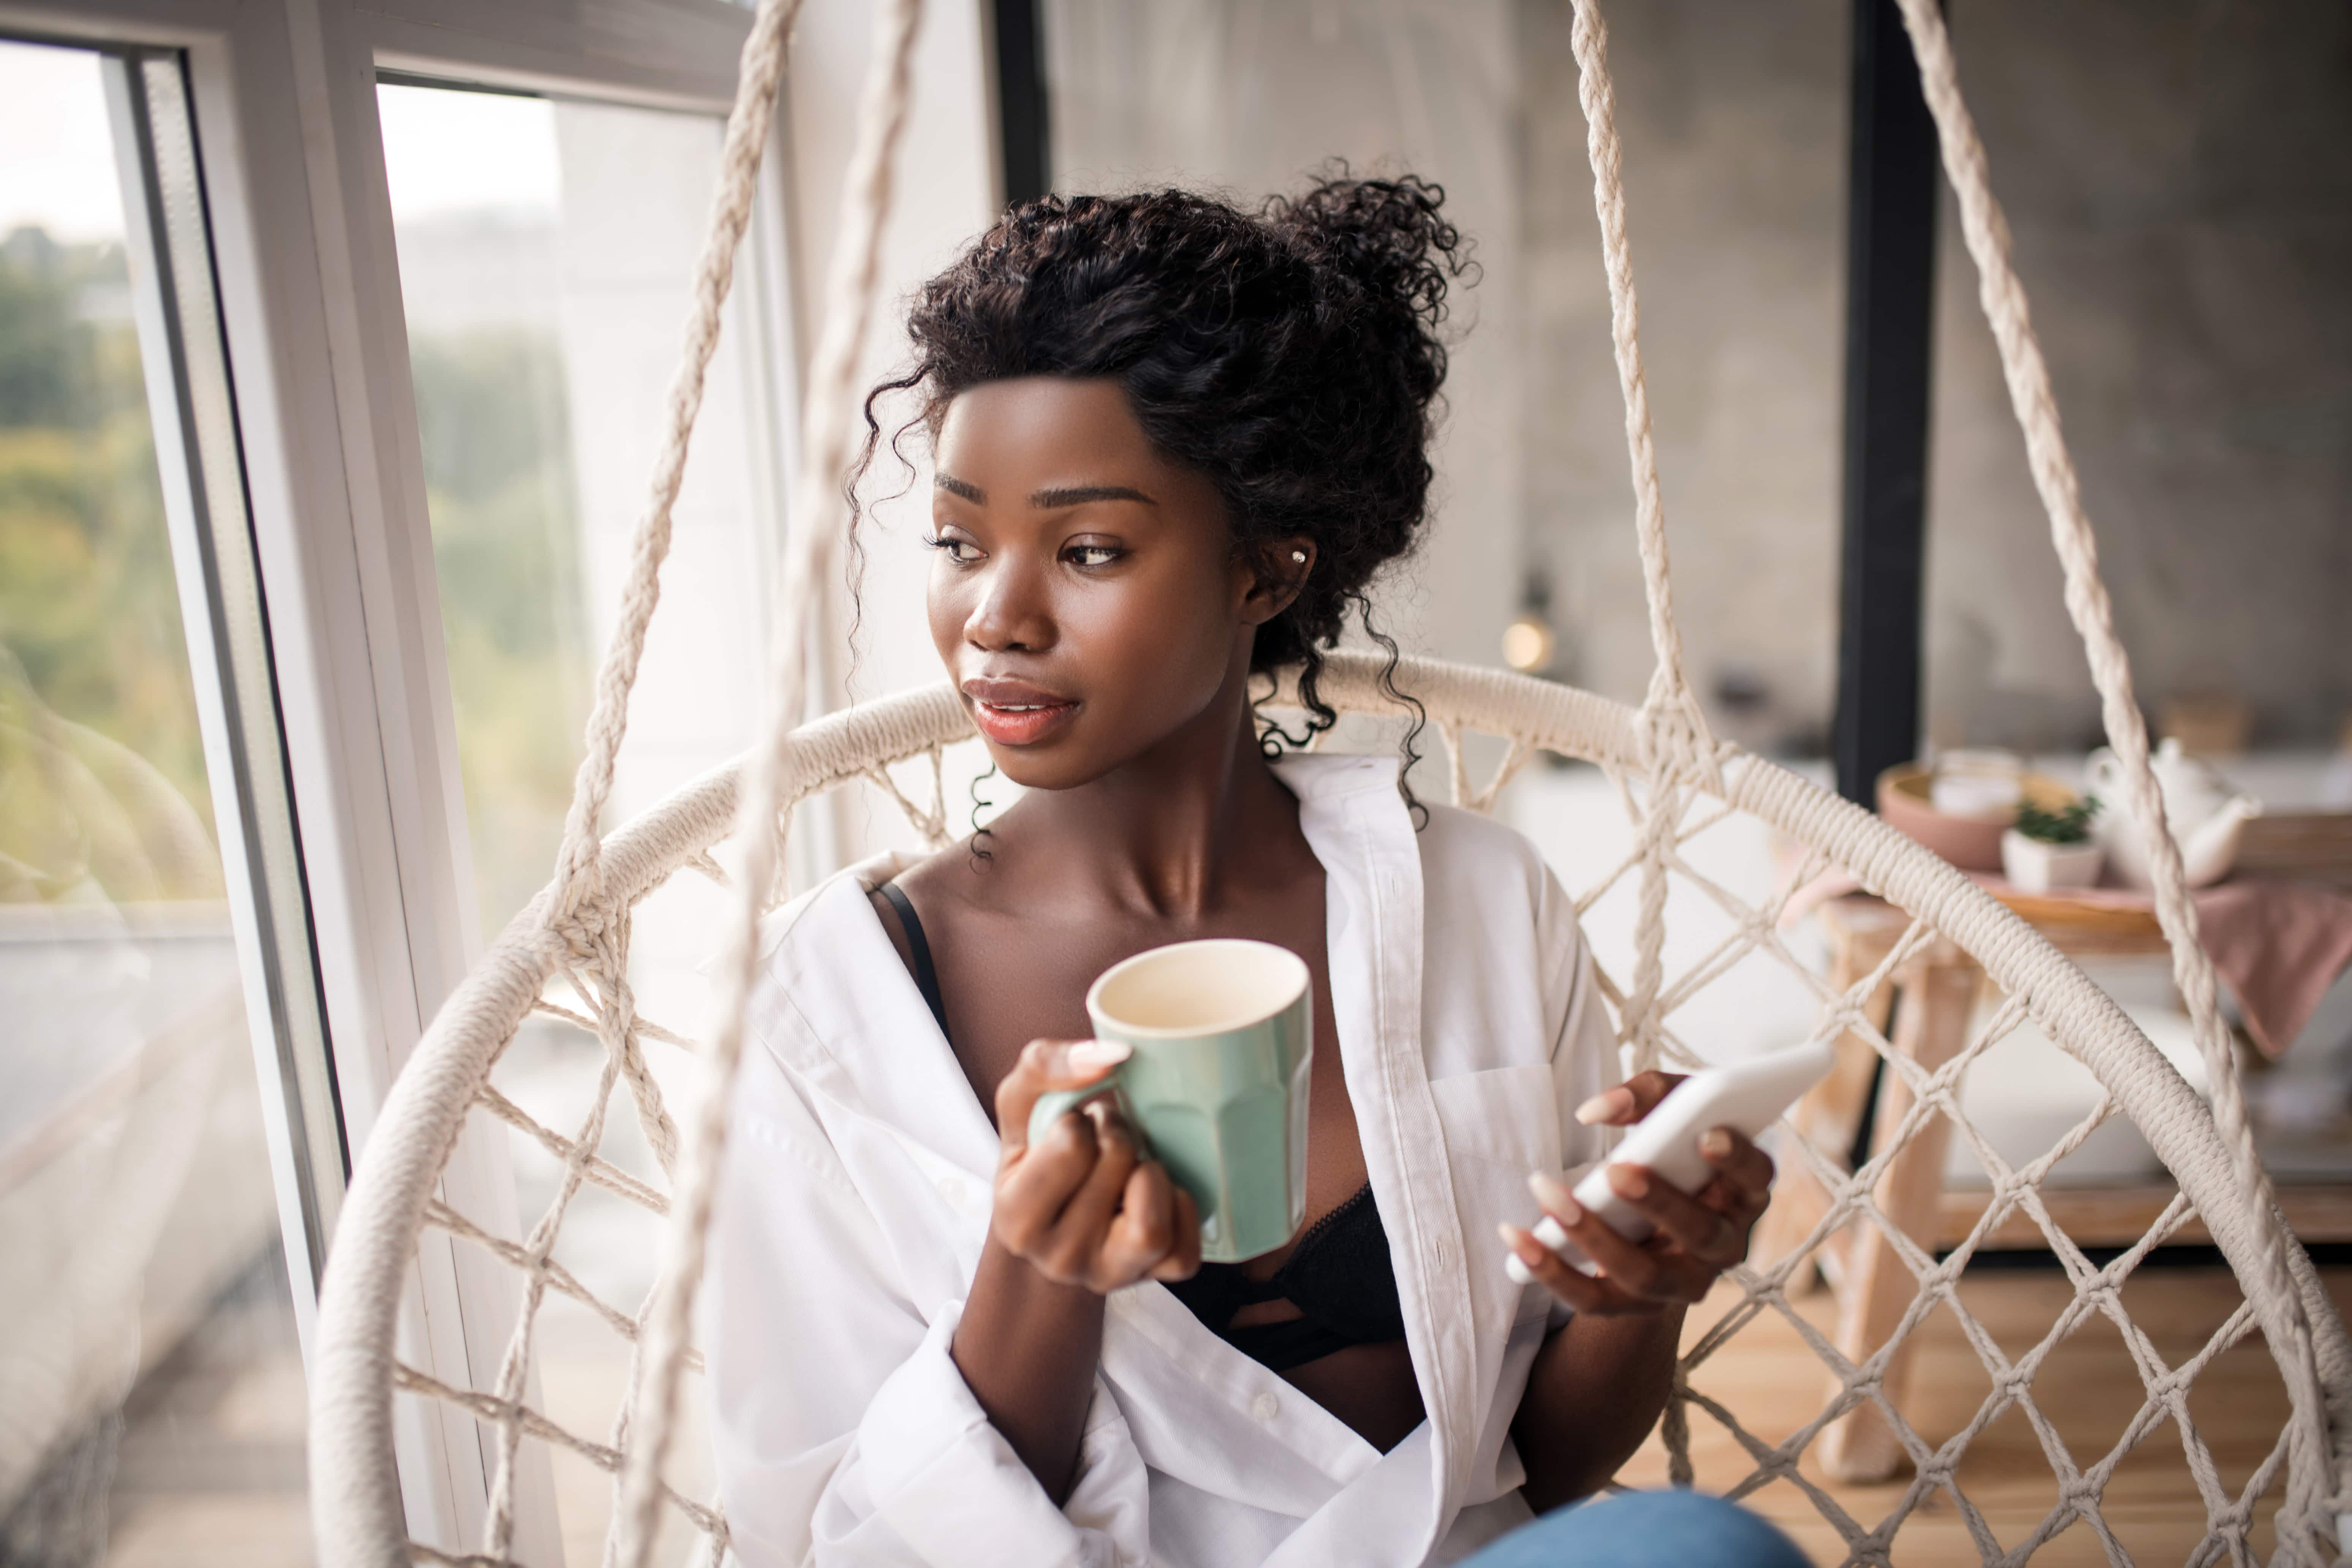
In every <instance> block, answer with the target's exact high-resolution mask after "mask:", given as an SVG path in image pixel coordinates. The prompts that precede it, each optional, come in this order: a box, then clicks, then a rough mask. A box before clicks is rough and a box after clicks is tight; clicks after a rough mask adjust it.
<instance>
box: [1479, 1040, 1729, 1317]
mask: <svg viewBox="0 0 2352 1568" xmlns="http://www.w3.org/2000/svg"><path fill="white" fill-rule="evenodd" d="M1680 1082H1682V1077H1681V1075H1680V1074H1677V1073H1664V1072H1645V1073H1640V1074H1636V1075H1635V1076H1634V1077H1633V1078H1631V1079H1627V1080H1626V1081H1624V1082H1623V1083H1621V1084H1619V1085H1618V1086H1617V1087H1616V1088H1614V1089H1607V1090H1604V1091H1603V1092H1602V1093H1601V1094H1598V1095H1595V1096H1594V1097H1593V1098H1592V1099H1591V1100H1588V1101H1586V1102H1585V1103H1584V1104H1583V1105H1581V1106H1580V1107H1578V1109H1577V1112H1576V1119H1577V1120H1578V1121H1582V1122H1585V1123H1587V1124H1588V1125H1597V1126H1604V1127H1630V1126H1632V1125H1633V1123H1634V1122H1636V1121H1641V1120H1642V1118H1643V1117H1644V1116H1647V1115H1648V1114H1649V1113H1650V1112H1651V1110H1653V1109H1654V1108H1655V1107H1656V1105H1657V1103H1658V1101H1660V1100H1664V1098H1665V1097H1666V1092H1667V1090H1669V1089H1673V1088H1674V1087H1675V1085H1676V1084H1678V1083H1680ZM1699 1152H1700V1154H1701V1155H1702V1156H1704V1157H1705V1158H1706V1163H1708V1164H1709V1165H1712V1166H1713V1167H1715V1174H1714V1176H1713V1177H1712V1178H1711V1179H1710V1180H1709V1181H1708V1182H1707V1184H1706V1185H1705V1186H1703V1187H1701V1188H1700V1189H1699V1190H1698V1191H1697V1192H1696V1194H1689V1193H1684V1192H1681V1191H1678V1190H1677V1189H1675V1187H1673V1186H1671V1185H1669V1184H1667V1183H1666V1182H1665V1181H1664V1180H1663V1179H1661V1178H1660V1177H1659V1176H1658V1175H1657V1174H1656V1173H1654V1172H1652V1171H1650V1170H1649V1169H1648V1168H1647V1167H1645V1166H1642V1165H1622V1164H1620V1165H1611V1166H1610V1167H1609V1184H1610V1185H1611V1186H1612V1187H1613V1188H1615V1189H1616V1192H1617V1195H1618V1196H1619V1197H1622V1198H1623V1199H1624V1200H1625V1201H1626V1202H1627V1203H1629V1204H1631V1205H1633V1206H1634V1207H1635V1208H1637V1209H1640V1210H1641V1211H1642V1212H1643V1214H1645V1215H1648V1216H1649V1217H1650V1222H1651V1224H1653V1225H1654V1226H1657V1230H1656V1231H1655V1233H1654V1234H1653V1235H1652V1236H1651V1237H1650V1238H1649V1239H1648V1240H1647V1241H1638V1242H1636V1241H1628V1240H1626V1239H1625V1238H1624V1237H1622V1236H1619V1235H1618V1234H1617V1233H1616V1232H1615V1231H1613V1230H1612V1229H1610V1228H1609V1226H1608V1225H1607V1224H1606V1223H1604V1222H1603V1221H1602V1220H1601V1218H1600V1216H1599V1215H1592V1214H1589V1213H1587V1212H1586V1211H1585V1209H1584V1207H1583V1205H1580V1204H1579V1203H1578V1202H1577V1201H1576V1199H1575V1198H1574V1197H1573V1196H1572V1195H1570V1192H1569V1190H1568V1188H1567V1187H1566V1186H1565V1185H1563V1184H1561V1183H1559V1182H1557V1181H1554V1180H1552V1179H1550V1178H1549V1177H1546V1176H1538V1177H1537V1178H1535V1181H1534V1183H1533V1185H1534V1187H1535V1189H1536V1199H1537V1201H1538V1203H1540V1204H1541V1205H1543V1209H1544V1212H1545V1213H1546V1214H1548V1215H1550V1216H1551V1217H1552V1219H1553V1220H1554V1221H1556V1222H1557V1223H1558V1224H1559V1227H1560V1229H1562V1230H1564V1231H1566V1232H1567V1233H1568V1235H1569V1237H1570V1240H1572V1241H1574V1242H1575V1243H1576V1245H1577V1246H1578V1247H1581V1248H1583V1249H1584V1255H1585V1256H1586V1257H1587V1258H1591V1260H1592V1261H1593V1262H1594V1263H1595V1264H1597V1265H1598V1266H1599V1267H1600V1270H1601V1272H1600V1273H1599V1274H1598V1275H1591V1274H1586V1273H1584V1272H1583V1271H1581V1270H1580V1269H1578V1268H1574V1267H1572V1266H1571V1265H1570V1264H1569V1263H1568V1262H1567V1261H1566V1260H1565V1259H1563V1258H1560V1257H1559V1255H1558V1254H1557V1253H1555V1252H1553V1251H1552V1250H1551V1248H1549V1247H1546V1246H1545V1245H1544V1244H1543V1243H1541V1242H1540V1241H1538V1240H1537V1239H1536V1238H1535V1237H1533V1236H1532V1235H1530V1234H1529V1233H1528V1232H1527V1231H1524V1230H1521V1229H1520V1228H1519V1227H1518V1226H1512V1225H1507V1226H1504V1227H1503V1239H1504V1241H1505V1242H1506V1243H1507V1245H1508V1246H1509V1247H1510V1248H1511V1250H1512V1251H1513V1252H1514V1253H1515V1254H1517V1257H1518V1259H1519V1261H1520V1262H1522V1263H1524V1264H1526V1265H1527V1266H1528V1272H1529V1273H1531V1274H1533V1275H1534V1276H1535V1277H1536V1279H1538V1280H1539V1281H1541V1282H1542V1284H1543V1285H1544V1286H1545V1288H1546V1289H1549V1290H1550V1291H1551V1293H1552V1294H1553V1295H1555V1296H1557V1297H1559V1299H1560V1300H1562V1301H1565V1302H1566V1303H1568V1305H1570V1307H1573V1308H1575V1309H1576V1310H1578V1311H1580V1312H1590V1313H1592V1314H1595V1315H1596V1316H1600V1317H1622V1316H1626V1315H1631V1314H1639V1313H1650V1312H1658V1311H1662V1310H1664V1309H1666V1308H1668V1307H1672V1306H1681V1305H1686V1304H1688V1303H1690V1302H1693V1301H1696V1300H1700V1299H1701V1298H1702V1297H1704V1296H1705V1295H1706V1292H1707V1289H1708V1288H1709V1287H1711V1286H1712V1285H1714V1283H1715V1280H1716V1277H1717V1275H1719V1274H1721V1273H1722V1272H1723V1271H1724V1270H1725V1269H1727V1268H1730V1267H1731V1266H1732V1265H1733V1264H1735V1263H1738V1261H1739V1260H1740V1259H1741V1258H1745V1257H1747V1256H1748V1232H1749V1231H1750V1230H1751V1229H1753V1228H1754V1227H1755V1225H1756V1222H1757V1220H1758V1219H1759V1217H1761V1216H1762V1215H1763V1213H1764V1205H1765V1204H1766V1202H1767V1201H1768V1200H1769V1198H1770V1196H1771V1189H1772V1159H1771V1156H1770V1155H1769V1154H1767V1153H1765V1152H1764V1151H1763V1150H1761V1149H1759V1148H1758V1147H1756V1145H1755V1144H1754V1143H1752V1142H1748V1139H1747V1138H1746V1137H1745V1136H1744V1135H1743V1134H1741V1133H1739V1132H1738V1131H1734V1130H1732V1129H1731V1128H1728V1127H1717V1128H1715V1129H1713V1130H1711V1131H1708V1132H1706V1133H1705V1134H1704V1135H1703V1136H1701V1138H1700V1139H1699Z"/></svg>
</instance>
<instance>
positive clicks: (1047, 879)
mask: <svg viewBox="0 0 2352 1568" xmlns="http://www.w3.org/2000/svg"><path fill="white" fill-rule="evenodd" d="M1248 679H1249V675H1248V670H1247V668H1246V667H1244V668H1239V669H1237V670H1236V671H1235V672H1234V677H1233V679H1229V680H1228V681H1227V683H1226V684H1225V686H1224V687H1223V688H1220V689H1219V690H1218V693H1217V695H1216V697H1215V699H1214V700H1212V701H1211V702H1210V703H1209V704H1208V705H1207V706H1206V707H1204V708H1203V709H1202V710H1201V712H1200V713H1199V714H1198V715H1196V716H1195V717H1194V718H1192V720H1190V721H1187V722H1186V723H1184V724H1182V725H1181V726H1179V727H1178V728H1177V729H1176V730H1175V731H1172V732H1171V733H1170V734H1169V735H1168V736H1167V737H1166V738H1165V739H1163V740H1162V741H1160V742H1159V743H1158V744H1156V745H1154V746H1153V747H1151V748H1150V750H1149V751H1147V752H1143V753H1142V754H1140V755H1139V756H1137V757H1135V758H1133V759H1131V760H1129V762H1127V763H1122V764H1120V765H1119V766H1118V767H1117V768H1114V769H1112V770H1111V771H1110V772H1109V773H1105V774H1104V775H1103V776H1102V777H1100V778H1098V779H1096V780H1094V781H1092V782H1091V783H1088V784H1081V785H1078V786H1077V787H1076V788H1075V789H1066V790H1033V791H1031V792H1030V793H1029V794H1028V795H1024V796H1023V797H1022V799H1021V801H1020V802H1019V803H1018V804H1017V805H1014V806H1013V808H1012V809H1011V810H1009V811H1007V812H1006V813H1005V814H1004V816H1003V817H1001V818H1000V819H999V820H998V823H997V830H996V832H995V834H994V835H993V837H995V838H996V839H997V841H998V842H999V844H1000V845H1001V846H1002V848H1001V849H999V850H996V851H993V852H994V853H996V854H997V855H998V856H999V858H1000V859H1001V861H1002V865H1001V867H997V868H992V869H999V870H1002V871H1003V872H1006V873H1010V876H1009V877H1008V881H1013V880H1017V883H1018V885H1019V887H1020V889H1021V890H1022V892H1023V894H1024V897H1025V896H1028V895H1032V894H1035V893H1039V892H1049V893H1050V894H1051V895H1053V896H1055V897H1056V898H1070V897H1076V898H1079V899H1082V900H1088V901H1095V902H1099V901H1102V900H1108V901H1110V902H1111V903H1113V904H1115V905H1117V906H1118V907H1120V908H1121V909H1123V910H1128V911H1129V912H1132V913H1138V914H1148V915H1150V916H1152V917H1155V918H1159V919H1164V920H1171V921H1177V922H1179V923H1190V922H1192V921H1198V920H1200V919H1201V918H1202V917H1203V916H1205V915H1207V914H1209V913H1210V912H1212V911H1213V910H1216V909H1217V908H1218V907H1219V906H1220V905H1222V904H1223V903H1225V902H1226V901H1227V900H1229V899H1230V898H1231V896H1232V895H1233V893H1234V891H1235V890H1236V889H1239V888H1241V887H1244V886H1255V885H1257V884H1260V883H1262V882H1264V881H1265V880H1266V879H1268V878H1269V877H1276V878H1278V877H1281V876H1284V875H1286V874H1287V873H1288V871H1289V870H1291V869H1294V868H1293V867H1291V866H1290V865H1289V864H1288V862H1289V861H1291V860H1292V859H1293V858H1294V852H1295V854H1296V855H1301V856H1306V857H1307V858H1309V859H1311V852H1310V851H1307V847H1306V840H1305V837H1303V835H1301V833H1300V832H1299V828H1298V803H1297V800H1296V799H1295V798H1294V797H1293V796H1292V795H1291V794H1290V792H1289V791H1288V790H1286V789H1285V788H1283V786H1282V784H1281V783H1280V782H1279V781H1278V780H1276V777H1275V776H1274V770H1273V769H1272V768H1271V767H1270V766H1268V765H1267V763H1266V760H1265V755H1264V753H1263V752H1261V751H1260V750H1259V747H1258V739H1257V731H1256V728H1255V725H1254V724H1253V723H1252V722H1251V713H1250V707H1249V700H1248V689H1249V688H1248Z"/></svg>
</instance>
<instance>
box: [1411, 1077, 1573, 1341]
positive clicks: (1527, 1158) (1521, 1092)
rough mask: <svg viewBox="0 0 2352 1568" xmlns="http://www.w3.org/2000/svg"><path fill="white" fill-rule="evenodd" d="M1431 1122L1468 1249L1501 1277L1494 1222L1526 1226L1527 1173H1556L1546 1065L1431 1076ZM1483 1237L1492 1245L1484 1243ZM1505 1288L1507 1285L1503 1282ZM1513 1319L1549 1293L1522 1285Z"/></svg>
mask: <svg viewBox="0 0 2352 1568" xmlns="http://www.w3.org/2000/svg"><path fill="white" fill-rule="evenodd" d="M1429 1089H1430V1094H1431V1095H1432V1097H1433V1099H1434V1100H1436V1102H1437V1121H1438V1125H1439V1127H1440V1128H1441V1129H1442V1130H1443V1131H1444V1135H1445V1162H1446V1167H1447V1170H1448V1172H1449V1173H1450V1175H1451V1177H1452V1180H1453V1184H1454V1207H1455V1209H1456V1211H1457V1212H1458V1213H1459V1214H1460V1215H1461V1218H1462V1234H1463V1236H1464V1237H1465V1239H1467V1241H1468V1243H1469V1246H1470V1247H1471V1250H1472V1252H1473V1253H1474V1255H1475V1254H1476V1253H1479V1252H1482V1251H1491V1252H1493V1253H1494V1254H1495V1257H1494V1258H1493V1259H1492V1261H1493V1265H1494V1269H1493V1272H1494V1274H1495V1277H1496V1280H1497V1281H1502V1280H1503V1279H1504V1276H1503V1271H1502V1244H1501V1242H1500V1241H1498V1240H1496V1239H1495V1227H1496V1226H1497V1225H1498V1224H1500V1223H1502V1222H1504V1221H1506V1220H1507V1221H1509V1222H1510V1223H1511V1224H1513V1225H1518V1226H1532V1225H1533V1224H1534V1223H1535V1221H1536V1218H1537V1209H1536V1200H1535V1197H1534V1194H1530V1193H1529V1192H1528V1173H1530V1172H1534V1171H1548V1172H1555V1173H1556V1172H1558V1171H1559V1168H1560V1166H1559V1150H1560V1144H1559V1098H1558V1094H1557V1091H1556V1089H1555V1087H1554V1085H1553V1082H1552V1073H1551V1064H1549V1062H1524V1063H1521V1064H1520V1065H1518V1066H1517V1067H1507V1068H1484V1069H1482V1070H1480V1071H1477V1072H1464V1073H1452V1074H1449V1075H1447V1076H1446V1077H1444V1078H1441V1079H1433V1080H1431V1082H1430V1086H1429ZM1482 1243H1491V1245H1489V1246H1483V1247H1482V1245H1481V1244H1482ZM1506 1288H1507V1289H1508V1288H1509V1287H1508V1286H1506ZM1520 1296H1521V1299H1520V1300H1519V1301H1518V1302H1517V1304H1516V1310H1515V1311H1514V1313H1513V1319H1514V1321H1517V1319H1518V1318H1523V1317H1527V1316H1529V1315H1531V1314H1533V1313H1535V1312H1539V1311H1542V1310H1546V1309H1547V1307H1548V1306H1549V1301H1550V1296H1549V1292H1547V1291H1544V1290H1543V1289H1540V1288H1538V1287H1533V1286H1529V1287H1526V1288H1524V1289H1522V1290H1521V1292H1520Z"/></svg>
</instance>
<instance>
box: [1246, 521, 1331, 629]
mask: <svg viewBox="0 0 2352 1568" xmlns="http://www.w3.org/2000/svg"><path fill="white" fill-rule="evenodd" d="M1314 570H1315V542H1314V541H1313V540H1311V539H1308V538H1307V537H1306V536H1305V535H1304V534H1301V535H1298V536H1297V537H1295V538H1291V539H1276V540H1269V541H1268V542H1265V543H1264V544H1261V545H1260V546H1258V548H1257V549H1256V550H1255V552H1253V559H1252V561H1251V574H1250V584H1249V591H1248V594H1247V595H1246V596H1245V597H1244V599H1243V601H1242V619H1243V620H1244V622H1245V623H1247V624H1248V625H1250V626H1264V625H1265V623H1266V622H1268V621H1270V620H1272V619H1274V617H1275V616H1278V615H1280V614H1282V612H1283V611H1285V610H1286V609H1288V608H1290V606H1291V605H1293V604H1295V603H1296V602H1297V598H1298V595H1300V594H1301V593H1303V592H1304V591H1305V590H1306V587H1307V574H1309V573H1311V572H1313V571H1314Z"/></svg>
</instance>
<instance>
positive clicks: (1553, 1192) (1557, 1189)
mask: <svg viewBox="0 0 2352 1568" xmlns="http://www.w3.org/2000/svg"><path fill="white" fill-rule="evenodd" d="M1528 1191H1529V1192H1531V1193H1533V1194H1535V1195H1536V1202H1538V1203H1539V1204H1541V1205H1543V1206H1544V1212H1545V1213H1546V1214H1549V1215H1551V1217H1552V1218H1554V1219H1556V1220H1558V1221H1559V1223H1560V1224H1562V1225H1574V1224H1575V1223H1576V1222H1577V1221H1578V1220H1580V1219H1582V1218H1583V1217H1584V1210H1583V1209H1582V1208H1581V1207H1580V1206H1579V1205H1578V1204H1577V1201H1576V1194H1573V1193H1571V1192H1570V1191H1569V1190H1568V1185H1567V1184H1566V1183H1564V1182H1561V1181H1560V1180H1559V1179H1558V1178H1557V1177H1553V1176H1548V1175H1546V1174H1544V1173H1542V1172H1541V1171H1538V1172H1537V1173H1535V1174H1533V1175H1531V1176H1529V1177H1528Z"/></svg>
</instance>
